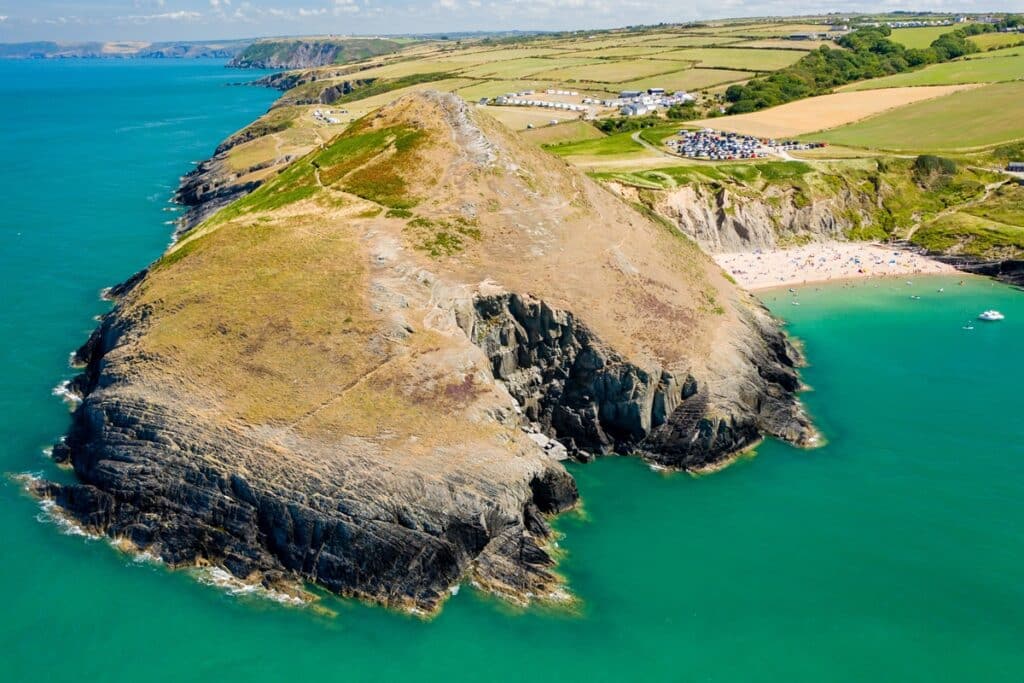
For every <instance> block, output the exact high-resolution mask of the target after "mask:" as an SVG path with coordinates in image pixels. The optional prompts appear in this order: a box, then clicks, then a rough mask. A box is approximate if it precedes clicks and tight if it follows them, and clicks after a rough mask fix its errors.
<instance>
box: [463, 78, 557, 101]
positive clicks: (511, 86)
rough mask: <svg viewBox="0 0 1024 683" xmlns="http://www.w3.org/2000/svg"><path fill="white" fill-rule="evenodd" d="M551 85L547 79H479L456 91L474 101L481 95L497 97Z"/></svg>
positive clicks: (541, 88)
mask: <svg viewBox="0 0 1024 683" xmlns="http://www.w3.org/2000/svg"><path fill="white" fill-rule="evenodd" d="M549 87H551V84H550V83H549V82H547V81H522V80H515V81H477V82H476V83H473V84H472V85H467V86H466V87H464V88H459V89H458V90H456V91H455V92H456V93H458V95H459V96H460V97H462V98H463V99H464V100H468V101H470V102H472V101H475V100H478V99H480V98H481V97H497V96H498V95H504V94H506V93H511V92H521V91H523V90H534V91H536V90H544V89H546V88H549Z"/></svg>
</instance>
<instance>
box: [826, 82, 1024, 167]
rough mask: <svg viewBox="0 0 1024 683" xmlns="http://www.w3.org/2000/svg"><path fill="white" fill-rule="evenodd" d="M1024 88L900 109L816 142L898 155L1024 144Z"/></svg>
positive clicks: (995, 88) (991, 88) (1001, 87)
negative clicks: (1016, 143) (884, 151)
mask: <svg viewBox="0 0 1024 683" xmlns="http://www.w3.org/2000/svg"><path fill="white" fill-rule="evenodd" d="M1022 98H1024V82H1015V83H997V84H994V85H988V86H985V87H983V88H976V89H972V90H966V91H961V92H958V93H954V94H952V95H946V96H944V97H939V98H936V99H933V100H926V101H923V102H918V103H916V104H910V105H907V106H905V107H900V108H898V109H894V110H892V111H889V112H885V113H883V114H879V115H878V116H873V117H871V118H868V119H865V120H863V121H860V122H857V123H853V124H850V125H847V126H842V127H839V128H834V129H832V130H829V131H825V132H824V133H815V134H814V138H815V139H816V140H823V141H825V142H830V143H834V144H839V145H847V146H852V147H866V148H873V149H884V150H895V151H931V150H939V151H941V150H962V149H972V148H981V147H988V146H992V145H997V144H1000V143H1005V142H1009V141H1012V140H1018V139H1021V138H1024V115H1022V111H1021V102H1022Z"/></svg>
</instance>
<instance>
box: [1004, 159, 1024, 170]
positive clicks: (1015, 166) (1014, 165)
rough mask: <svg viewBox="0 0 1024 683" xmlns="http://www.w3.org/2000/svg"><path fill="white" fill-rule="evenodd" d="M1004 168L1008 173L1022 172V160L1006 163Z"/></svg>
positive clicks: (1023, 166) (1023, 163)
mask: <svg viewBox="0 0 1024 683" xmlns="http://www.w3.org/2000/svg"><path fill="white" fill-rule="evenodd" d="M1006 170H1007V171H1009V172H1010V173H1024V161H1011V162H1010V163H1008V164H1007V165H1006Z"/></svg>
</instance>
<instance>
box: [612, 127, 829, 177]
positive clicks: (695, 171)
mask: <svg viewBox="0 0 1024 683" xmlns="http://www.w3.org/2000/svg"><path fill="white" fill-rule="evenodd" d="M648 130H657V129H653V128H652V129H648ZM812 170H813V169H812V168H811V167H810V165H808V164H805V163H803V162H802V161H761V162H755V163H744V162H738V163H729V164H689V165H681V166H670V167H667V168H659V169H656V170H649V171H635V172H632V173H624V172H615V173H595V174H594V177H595V178H597V179H599V180H615V181H618V182H621V183H626V184H629V185H635V186H637V187H641V188H648V189H671V188H672V187H676V186H678V185H688V184H692V183H710V182H722V181H737V182H740V183H742V184H744V185H750V186H761V185H763V184H764V183H781V182H791V181H800V180H801V179H802V178H803V177H804V176H805V175H806V174H808V173H810V172H811V171H812Z"/></svg>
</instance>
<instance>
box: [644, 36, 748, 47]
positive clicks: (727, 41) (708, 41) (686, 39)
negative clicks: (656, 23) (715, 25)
mask: <svg viewBox="0 0 1024 683" xmlns="http://www.w3.org/2000/svg"><path fill="white" fill-rule="evenodd" d="M742 41H743V38H739V37H735V36H726V37H722V36H713V35H710V36H667V37H664V38H659V37H657V36H654V37H653V38H652V40H651V45H652V46H657V47H665V48H672V47H709V46H712V45H733V44H735V43H739V42H742Z"/></svg>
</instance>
